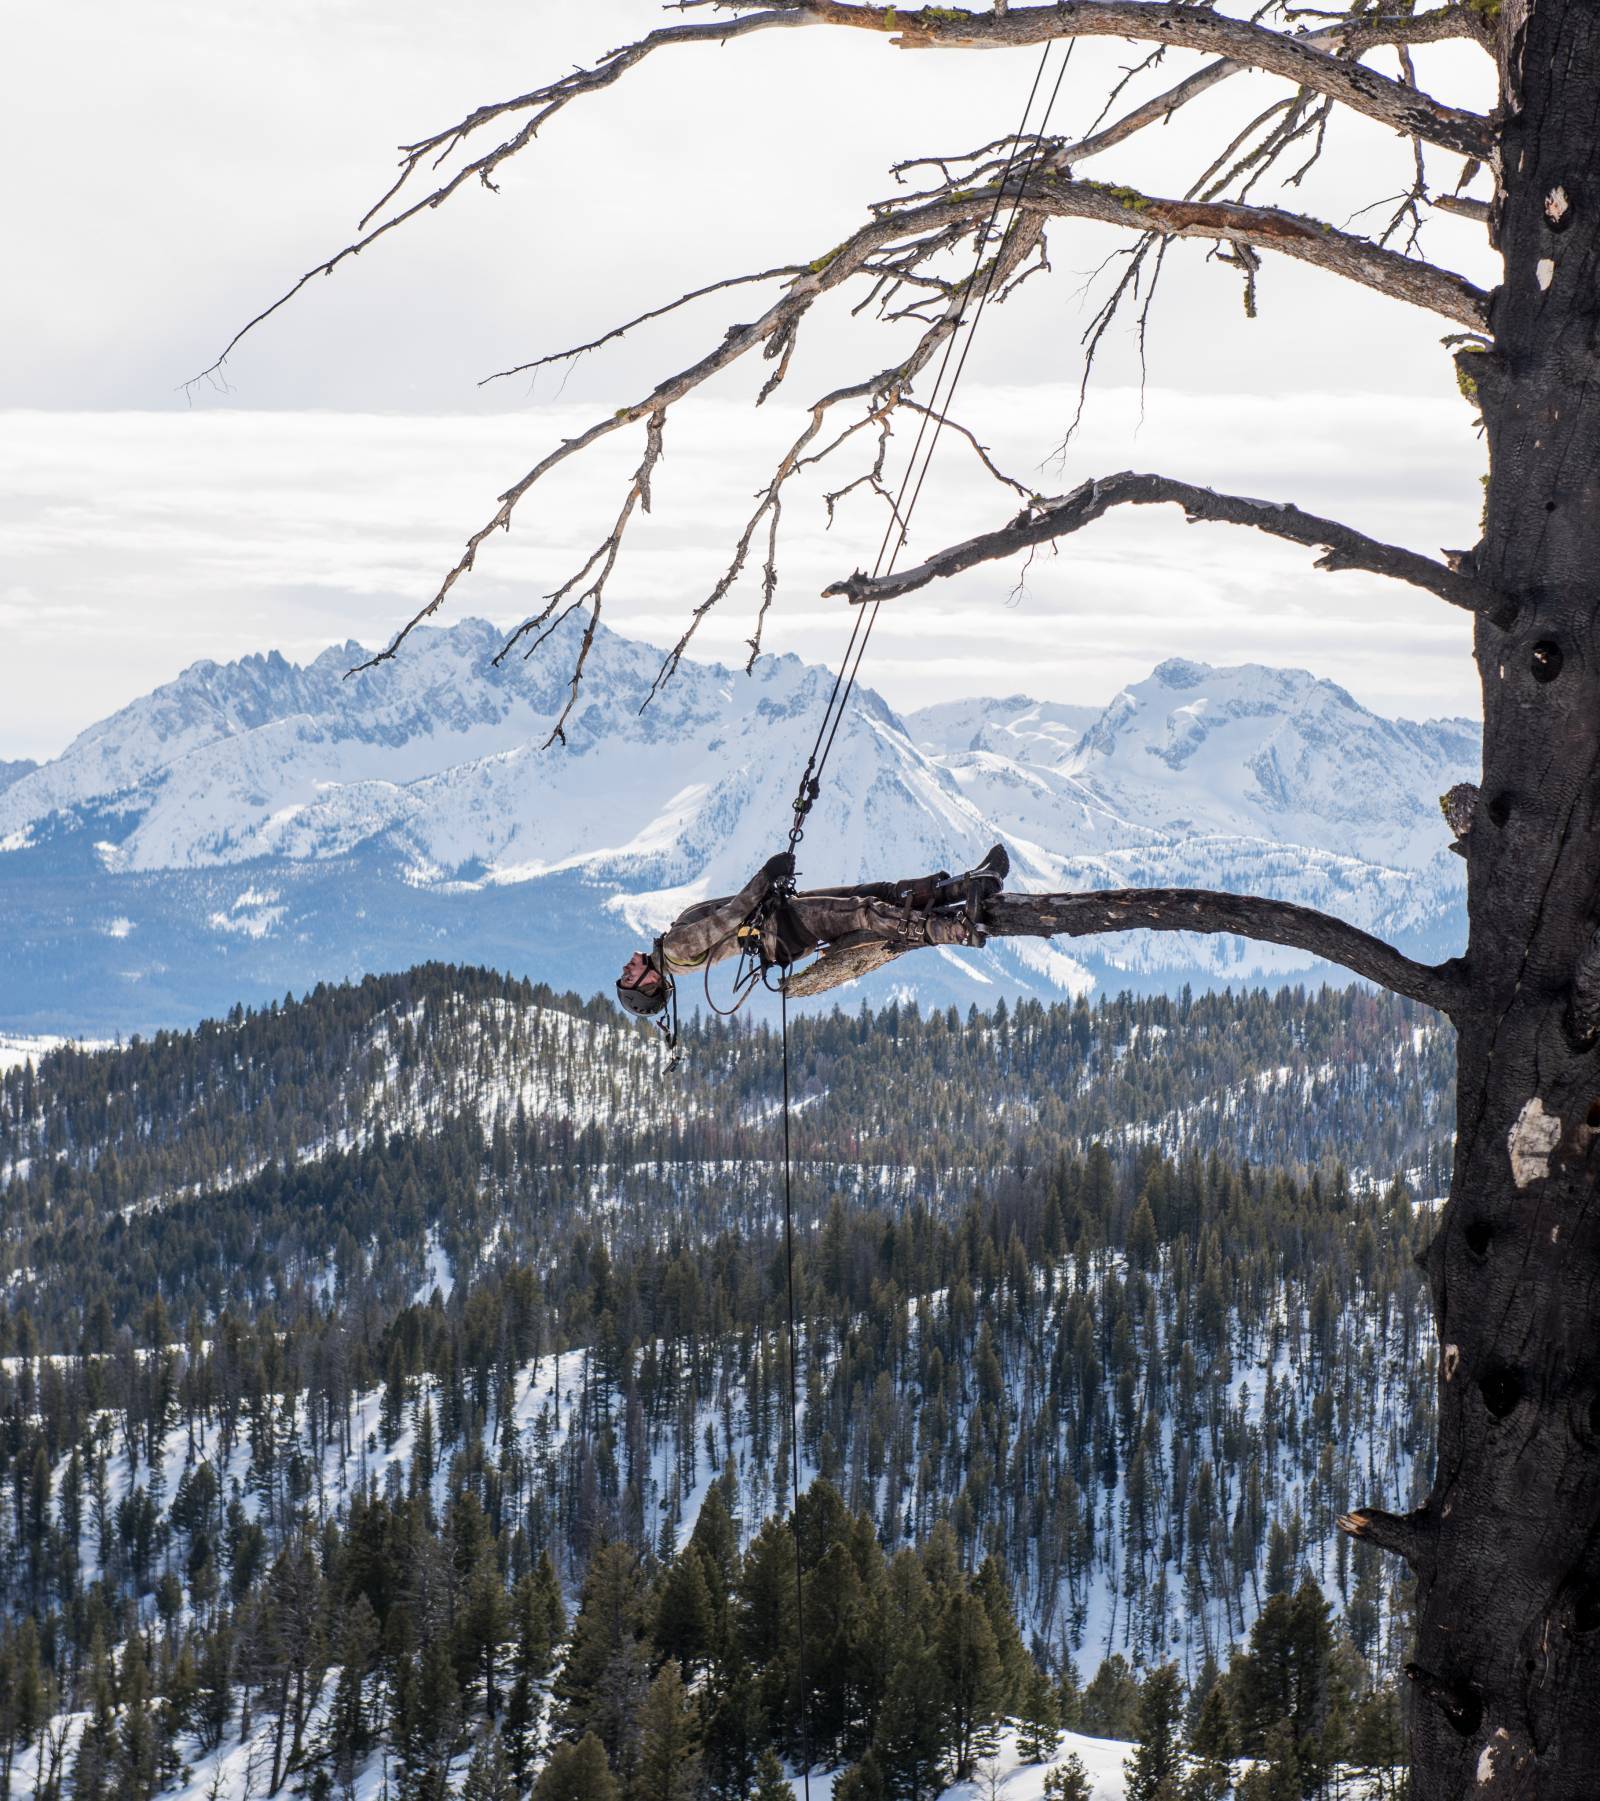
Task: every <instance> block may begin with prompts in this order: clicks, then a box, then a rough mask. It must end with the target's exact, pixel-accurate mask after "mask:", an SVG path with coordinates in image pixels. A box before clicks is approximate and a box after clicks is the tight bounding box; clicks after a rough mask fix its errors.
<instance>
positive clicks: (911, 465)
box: [790, 41, 1072, 849]
mask: <svg viewBox="0 0 1600 1801" xmlns="http://www.w3.org/2000/svg"><path fill="white" fill-rule="evenodd" d="M1050 50H1051V46H1050V45H1049V44H1046V45H1045V53H1044V56H1043V57H1041V58H1040V61H1039V67H1038V69H1037V70H1036V71H1035V73H1034V77H1033V87H1032V88H1031V89H1030V90H1029V94H1028V105H1027V107H1026V108H1024V110H1023V115H1022V125H1021V126H1019V128H1018V132H1017V137H1016V140H1015V141H1014V143H1013V146H1012V151H1011V155H1010V157H1009V158H1008V159H1007V161H1006V167H1005V172H1004V174H1002V176H1001V177H1000V182H999V186H998V187H997V189H996V191H995V203H994V207H993V209H992V210H991V212H990V215H989V223H988V224H987V225H986V226H985V228H984V232H983V236H982V237H981V238H980V239H979V241H978V257H977V261H976V262H975V263H974V265H973V271H972V275H971V276H970V277H969V287H970V286H971V285H972V284H973V283H975V282H976V281H977V278H978V273H979V270H980V269H981V268H982V265H983V250H984V245H985V244H986V243H987V242H988V241H989V239H990V238H991V236H992V234H993V231H994V222H995V219H996V218H997V217H998V215H999V211H1000V206H1001V202H1002V199H1003V197H1004V195H1005V191H1006V187H1007V185H1008V183H1009V182H1010V179H1011V173H1012V170H1013V168H1014V167H1015V164H1016V158H1017V151H1018V148H1019V146H1020V145H1021V142H1022V139H1023V136H1024V133H1025V130H1026V126H1027V122H1028V114H1029V112H1030V111H1031V110H1032V108H1033V101H1034V96H1035V95H1036V94H1037V92H1038V89H1039V82H1040V78H1041V77H1042V76H1043V74H1044V68H1045V62H1046V60H1047V59H1048V57H1049V54H1050ZM1071 60H1072V43H1071V42H1070V41H1069V42H1068V44H1067V52H1066V55H1065V56H1064V57H1063V58H1062V60H1061V67H1060V68H1059V69H1058V70H1057V71H1056V79H1055V86H1054V87H1053V88H1052V89H1051V92H1050V98H1049V100H1048V102H1047V103H1046V105H1045V109H1044V116H1043V118H1042V119H1041V120H1040V121H1039V129H1038V131H1037V132H1036V133H1035V134H1034V136H1033V141H1032V143H1031V144H1030V145H1029V148H1028V154H1027V162H1026V163H1025V165H1024V167H1023V170H1022V175H1021V179H1020V180H1019V181H1018V182H1017V184H1016V189H1015V192H1014V195H1013V199H1012V203H1011V217H1010V218H1009V219H1008V220H1007V221H1006V228H1005V231H1004V232H1003V233H1002V234H1001V238H1000V243H999V246H998V247H997V249H996V250H995V254H994V261H993V262H992V263H991V264H990V265H989V273H988V277H987V279H986V280H985V282H984V284H983V288H982V291H981V292H980V294H979V295H978V304H977V306H976V308H975V309H974V310H973V314H972V318H971V320H970V322H964V321H960V320H958V321H957V329H956V330H955V331H953V332H952V333H951V334H950V336H949V338H948V339H947V340H946V342H945V354H944V357H943V359H942V360H941V362H940V365H939V372H938V375H937V376H936V377H935V379H934V384H933V395H932V400H931V404H930V406H929V408H928V410H927V411H926V412H925V413H924V414H923V415H922V423H921V425H920V426H919V428H918V431H917V437H916V442H915V443H914V444H913V445H912V449H911V456H910V458H909V460H908V461H907V463H906V472H905V476H904V478H903V479H902V481H901V483H900V492H899V494H898V495H896V497H895V503H894V510H893V512H892V513H891V515H890V519H889V524H888V525H887V526H886V527H885V528H884V535H883V542H882V543H881V544H880V545H879V546H878V555H877V559H876V561H875V562H874V563H873V567H872V579H873V580H874V581H876V580H877V579H878V576H879V575H880V574H883V573H888V574H890V575H892V574H893V573H894V566H895V563H896V561H897V560H898V558H899V555H900V552H901V550H902V549H903V548H904V546H905V544H906V540H907V538H908V536H909V534H910V531H911V516H912V514H913V513H914V512H915V511H916V508H917V502H918V500H919V499H920V498H921V497H922V484H923V483H924V482H925V481H926V480H927V479H928V471H929V469H931V468H932V466H933V453H934V452H935V451H936V450H937V449H938V447H939V437H940V434H941V433H942V432H943V431H944V426H945V420H946V419H947V418H948V416H949V412H950V407H951V404H952V403H953V402H954V400H955V393H956V387H957V385H958V384H959V382H960V380H961V376H962V372H963V371H964V370H965V368H966V366H967V357H968V356H969V355H970V354H971V351H972V343H973V339H974V338H975V337H976V336H977V333H978V324H979V321H980V320H981V319H982V318H983V312H984V308H985V307H986V306H987V305H988V304H989V296H990V294H991V293H992V292H993V291H994V284H995V280H996V278H997V276H998V274H999V272H1000V269H1001V267H1002V266H1003V264H1004V262H1005V253H1006V249H1007V247H1008V246H1009V244H1010V243H1011V240H1012V238H1013V236H1014V235H1015V233H1016V229H1017V223H1018V221H1019V220H1020V218H1021V216H1022V194H1023V190H1024V189H1025V188H1026V186H1027V183H1028V178H1029V176H1030V175H1032V173H1033V167H1034V164H1035V163H1036V162H1037V161H1038V157H1039V151H1040V148H1041V147H1042V145H1043V143H1044V135H1045V131H1046V129H1047V128H1048V126H1049V124H1050V115H1051V113H1053V112H1054V111H1055V105H1056V100H1057V98H1058V97H1059V95H1060V93H1061V83H1062V81H1063V80H1064V79H1065V78H1066V73H1067V64H1068V63H1069V62H1070V61H1071ZM962 323H966V325H967V334H966V339H965V342H964V343H963V344H962V346H961V355H960V358H959V359H958V360H957V362H956V366H955V371H954V373H953V374H952V375H951V377H950V385H949V387H948V389H946V390H945V395H944V399H943V401H941V400H940V399H939V390H940V388H941V387H942V386H943V384H944V376H945V370H946V369H947V367H948V366H949V363H950V358H951V354H952V353H953V352H954V350H955V346H956V340H957V338H958V337H959V336H960V329H959V328H960V325H961V324H962ZM930 422H931V423H932V425H933V437H932V439H931V441H930V442H929V444H928V448H927V453H926V455H924V456H923V457H922V467H921V469H920V470H918V469H917V457H918V453H919V452H920V451H921V449H922V442H923V438H924V437H925V435H926V433H927V429H928V426H929V424H930ZM913 473H915V474H916V485H915V487H912V486H911V480H912V475H913ZM907 488H910V489H911V498H910V501H909V502H908V503H906V504H904V505H902V502H905V496H906V490H907ZM896 526H898V527H899V530H898V532H896V530H895V528H896ZM891 540H892V542H891ZM885 552H887V558H888V560H887V568H885ZM882 605H883V602H882V601H881V600H875V601H873V603H872V605H871V606H870V607H862V608H859V609H858V611H857V615H856V623H855V626H854V627H853V628H852V629H851V632H850V642H849V644H848V645H847V646H846V647H845V655H844V661H843V662H841V664H840V665H839V676H838V677H837V678H836V679H835V681H834V685H833V692H834V695H838V694H839V688H840V683H841V681H842V682H843V685H844V692H843V695H842V696H841V697H840V698H839V700H838V703H837V705H835V702H834V698H833V696H832V695H830V696H829V701H828V713H827V715H825V716H824V721H823V723H824V727H825V728H826V730H827V739H826V742H825V743H823V747H822V756H821V760H820V761H817V760H816V752H815V751H813V752H812V758H811V760H810V761H808V763H807V766H806V774H807V776H808V777H810V778H811V785H812V790H813V796H814V791H815V788H816V786H817V785H819V784H820V783H821V780H822V772H823V770H824V769H825V768H826V767H827V762H828V758H829V756H830V754H831V753H832V751H833V742H834V739H835V738H837V737H838V735H839V727H840V726H841V725H842V724H843V723H844V714H845V708H846V706H847V705H848V704H849V700H850V695H851V692H852V690H853V689H854V688H855V685H856V676H857V675H858V674H859V672H860V669H861V661H862V658H863V657H865V655H866V654H867V645H868V644H869V643H870V642H871V639H872V628H873V627H874V626H875V625H876V624H877V623H878V609H879V608H880V607H881V606H882ZM863 614H865V615H866V629H865V631H862V630H861V616H862V615H863ZM852 653H854V658H853V661H852ZM847 669H848V671H849V676H848V679H845V672H846V670H847ZM829 716H831V723H830V717H829ZM813 764H814V765H815V772H814V774H813ZM801 787H802V791H804V789H805V787H806V783H805V781H804V780H802V783H801ZM805 804H806V808H807V809H808V810H809V807H810V801H809V800H808V801H807V802H806V803H805ZM796 819H797V823H798V822H799V821H800V820H801V819H803V815H802V814H800V813H797V815H796ZM793 845H794V840H793V839H791V841H790V848H791V849H792V848H793Z"/></svg>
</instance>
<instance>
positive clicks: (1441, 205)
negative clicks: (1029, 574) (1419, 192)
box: [1433, 194, 1489, 225]
mask: <svg viewBox="0 0 1600 1801" xmlns="http://www.w3.org/2000/svg"><path fill="white" fill-rule="evenodd" d="M1433 204H1434V205H1435V206H1436V207H1438V209H1439V211H1440V212H1441V213H1455V214H1456V215H1457V216H1458V217H1459V218H1462V219H1476V220H1477V222H1478V223H1479V224H1480V225H1487V224H1488V223H1489V202H1488V201H1487V200H1474V199H1473V198H1472V196H1471V195H1470V194H1435V195H1434V197H1433Z"/></svg>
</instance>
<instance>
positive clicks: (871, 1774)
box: [790, 1751, 891, 1801]
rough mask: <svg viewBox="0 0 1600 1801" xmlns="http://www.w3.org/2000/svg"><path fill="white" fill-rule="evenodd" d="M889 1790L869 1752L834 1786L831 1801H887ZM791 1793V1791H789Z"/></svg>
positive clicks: (881, 1772) (873, 1756) (874, 1758)
mask: <svg viewBox="0 0 1600 1801" xmlns="http://www.w3.org/2000/svg"><path fill="white" fill-rule="evenodd" d="M890 1792H891V1791H890V1789H889V1786H888V1784H887V1783H886V1782H885V1780H884V1775H883V1771H882V1769H881V1768H880V1767H879V1764H878V1759H877V1756H876V1754H875V1753H874V1752H871V1751H869V1752H868V1753H867V1754H866V1756H865V1757H863V1758H862V1760H861V1761H860V1763H858V1764H853V1765H851V1767H850V1768H849V1769H848V1770H846V1771H845V1773H844V1774H843V1775H842V1776H841V1777H840V1778H839V1780H838V1782H837V1784H836V1785H835V1786H834V1791H833V1801H889V1796H890ZM790 1793H791V1794H792V1793H793V1790H792V1789H791V1790H790Z"/></svg>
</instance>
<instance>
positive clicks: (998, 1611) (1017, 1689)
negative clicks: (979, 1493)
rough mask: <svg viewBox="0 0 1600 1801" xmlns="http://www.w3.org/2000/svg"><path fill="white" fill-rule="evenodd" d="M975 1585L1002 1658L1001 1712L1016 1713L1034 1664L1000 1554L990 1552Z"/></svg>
mask: <svg viewBox="0 0 1600 1801" xmlns="http://www.w3.org/2000/svg"><path fill="white" fill-rule="evenodd" d="M973 1587H974V1589H975V1590H976V1592H977V1595H978V1599H979V1600H980V1601H982V1602H983V1610H984V1612H985V1613H986V1614H987V1615H988V1616H989V1630H990V1631H991V1632H992V1633H993V1634H994V1646H995V1651H996V1653H997V1655H998V1656H999V1658H1000V1667H1001V1669H1002V1670H1003V1671H1004V1672H1005V1694H1004V1698H1003V1699H1002V1701H1001V1703H1000V1712H1001V1713H1002V1714H1011V1713H1015V1712H1016V1710H1017V1708H1018V1707H1019V1706H1020V1705H1021V1703H1022V1693H1023V1690H1024V1688H1025V1687H1026V1686H1027V1683H1028V1679H1029V1674H1030V1672H1031V1670H1032V1669H1033V1667H1034V1665H1033V1659H1032V1658H1031V1657H1030V1656H1029V1655H1028V1653H1027V1649H1026V1647H1025V1646H1024V1645H1023V1642H1022V1635H1021V1633H1019V1632H1018V1631H1017V1609H1016V1602H1015V1601H1014V1600H1013V1598H1012V1594H1011V1581H1010V1578H1009V1577H1008V1576H1007V1575H1006V1570H1005V1565H1004V1564H1003V1563H1002V1562H1001V1560H1000V1559H999V1558H998V1557H995V1556H992V1555H991V1556H989V1557H986V1558H984V1560H983V1564H982V1567H981V1568H980V1569H979V1571H978V1576H977V1580H976V1582H974V1584H973Z"/></svg>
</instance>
